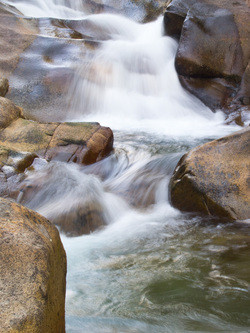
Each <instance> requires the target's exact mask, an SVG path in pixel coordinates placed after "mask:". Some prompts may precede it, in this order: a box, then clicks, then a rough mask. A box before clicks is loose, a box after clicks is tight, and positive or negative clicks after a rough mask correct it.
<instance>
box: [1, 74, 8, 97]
mask: <svg viewBox="0 0 250 333" xmlns="http://www.w3.org/2000/svg"><path fill="white" fill-rule="evenodd" d="M8 90H9V81H8V80H7V79H6V78H3V79H0V97H4V96H5V95H6V94H7V92H8Z"/></svg>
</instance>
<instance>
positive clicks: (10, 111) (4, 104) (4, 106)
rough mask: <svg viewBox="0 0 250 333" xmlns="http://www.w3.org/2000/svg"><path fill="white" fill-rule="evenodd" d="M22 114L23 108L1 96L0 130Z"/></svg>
mask: <svg viewBox="0 0 250 333" xmlns="http://www.w3.org/2000/svg"><path fill="white" fill-rule="evenodd" d="M22 116H23V115H22V109H21V108H19V107H18V106H16V105H15V104H14V103H13V102H11V101H10V100H8V99H7V98H4V97H0V130H1V129H3V128H5V127H7V126H9V125H10V124H11V123H12V122H13V121H14V120H16V119H18V118H20V117H22Z"/></svg>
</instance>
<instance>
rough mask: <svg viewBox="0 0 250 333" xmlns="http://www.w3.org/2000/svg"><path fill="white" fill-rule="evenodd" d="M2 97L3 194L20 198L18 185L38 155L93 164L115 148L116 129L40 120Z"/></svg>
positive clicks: (0, 181)
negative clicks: (114, 132)
mask: <svg viewBox="0 0 250 333" xmlns="http://www.w3.org/2000/svg"><path fill="white" fill-rule="evenodd" d="M21 117H23V114H22V109H21V108H19V107H17V106H16V105H15V104H14V103H12V102H11V101H10V100H8V99H6V98H3V97H0V196H11V197H12V198H16V197H17V194H18V192H17V184H18V183H19V182H20V181H21V180H22V178H23V177H24V175H23V173H24V171H25V170H26V169H27V168H29V167H30V166H31V165H32V163H33V161H34V159H35V158H41V159H46V160H47V161H55V160H56V161H61V162H74V163H78V164H84V165H88V164H92V163H95V162H97V161H100V160H101V159H103V158H105V157H106V156H107V155H109V154H110V153H111V151H112V150H113V132H112V130H111V129H110V128H108V127H102V126H100V124H99V123H39V122H36V121H32V120H27V119H24V118H21Z"/></svg>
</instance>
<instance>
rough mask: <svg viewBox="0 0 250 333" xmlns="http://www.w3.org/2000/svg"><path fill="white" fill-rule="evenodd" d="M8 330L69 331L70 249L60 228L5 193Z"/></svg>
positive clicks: (0, 202)
mask: <svg viewBox="0 0 250 333" xmlns="http://www.w3.org/2000/svg"><path fill="white" fill-rule="evenodd" d="M0 212H1V214H0V221H1V223H0V229H1V230H0V234H1V243H0V247H1V251H0V253H1V282H0V289H1V300H0V303H1V318H0V327H1V330H2V331H3V332H51V333H52V332H65V319H64V311H65V310H64V309H65V305H64V303H65V289H66V254H65V251H64V248H63V245H62V243H61V240H60V236H59V233H58V231H57V229H56V228H55V227H54V226H52V225H51V223H50V222H49V221H48V220H46V219H45V218H44V217H42V216H40V215H39V214H37V213H35V212H33V211H31V210H29V209H27V208H25V207H22V206H20V205H17V204H15V203H12V202H10V201H8V200H5V199H3V198H0Z"/></svg>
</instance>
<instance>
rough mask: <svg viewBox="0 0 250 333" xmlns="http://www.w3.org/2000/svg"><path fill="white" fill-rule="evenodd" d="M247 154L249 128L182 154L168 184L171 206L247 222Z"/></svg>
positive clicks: (249, 187)
mask: <svg viewBox="0 0 250 333" xmlns="http://www.w3.org/2000/svg"><path fill="white" fill-rule="evenodd" d="M249 154H250V128H249V127H246V128H244V129H243V130H241V131H239V132H236V133H234V134H232V135H229V136H226V137H223V138H221V139H218V140H214V141H212V142H209V143H206V144H204V145H201V146H199V147H197V148H195V149H193V150H191V151H190V152H188V153H187V154H185V155H184V156H183V157H182V158H181V160H180V161H179V163H178V165H177V167H176V169H175V171H174V174H173V176H172V178H171V181H170V194H171V202H172V204H173V206H174V207H176V208H178V209H180V210H182V211H187V212H199V213H202V214H206V215H210V216H211V215H212V216H218V217H220V218H222V217H225V218H227V219H231V220H244V219H249V218H250V182H249V180H250V178H249V176H250V175H249V170H250V155H249Z"/></svg>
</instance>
